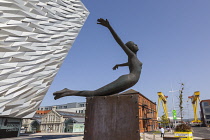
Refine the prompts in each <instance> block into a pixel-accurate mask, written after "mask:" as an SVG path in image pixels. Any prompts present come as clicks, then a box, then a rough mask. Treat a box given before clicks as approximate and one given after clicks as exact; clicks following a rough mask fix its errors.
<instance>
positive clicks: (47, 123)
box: [40, 107, 85, 133]
mask: <svg viewBox="0 0 210 140" xmlns="http://www.w3.org/2000/svg"><path fill="white" fill-rule="evenodd" d="M84 122H85V115H84V114H81V113H73V112H64V111H57V110H56V107H53V108H52V110H51V111H50V112H48V113H47V114H45V115H44V116H43V117H42V120H41V127H40V128H41V132H44V133H50V132H53V133H64V132H69V133H72V132H83V131H84Z"/></svg>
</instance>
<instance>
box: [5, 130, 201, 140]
mask: <svg viewBox="0 0 210 140" xmlns="http://www.w3.org/2000/svg"><path fill="white" fill-rule="evenodd" d="M140 136H141V137H142V139H141V140H163V138H161V137H160V134H154V133H151V132H150V133H144V134H143V133H142V134H140ZM173 136H174V134H173V133H172V132H167V133H165V137H173ZM83 137H84V135H83V134H82V133H35V134H30V135H22V136H20V137H16V138H4V139H1V140H83ZM202 139H204V138H203V137H197V136H196V137H194V140H202Z"/></svg>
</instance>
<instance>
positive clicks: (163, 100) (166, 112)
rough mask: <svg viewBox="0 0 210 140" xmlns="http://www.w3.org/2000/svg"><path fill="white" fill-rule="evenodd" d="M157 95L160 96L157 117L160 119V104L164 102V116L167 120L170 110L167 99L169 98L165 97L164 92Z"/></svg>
mask: <svg viewBox="0 0 210 140" xmlns="http://www.w3.org/2000/svg"><path fill="white" fill-rule="evenodd" d="M157 94H158V108H157V117H158V111H159V108H160V102H162V106H163V111H164V114H165V116H166V118H168V108H167V98H168V96H165V95H164V94H163V93H162V92H158V93H157Z"/></svg>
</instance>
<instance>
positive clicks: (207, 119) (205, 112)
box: [200, 99, 210, 126]
mask: <svg viewBox="0 0 210 140" xmlns="http://www.w3.org/2000/svg"><path fill="white" fill-rule="evenodd" d="M200 109H201V113H200V114H201V121H202V124H203V125H204V126H210V99H209V100H202V101H201V102H200Z"/></svg>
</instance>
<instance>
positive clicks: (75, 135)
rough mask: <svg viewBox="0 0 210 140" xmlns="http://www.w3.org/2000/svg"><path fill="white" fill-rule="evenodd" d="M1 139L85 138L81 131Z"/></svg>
mask: <svg viewBox="0 0 210 140" xmlns="http://www.w3.org/2000/svg"><path fill="white" fill-rule="evenodd" d="M1 140H83V134H79V133H36V134H30V135H28V136H26V135H25V136H20V137H17V138H6V139H1Z"/></svg>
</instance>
